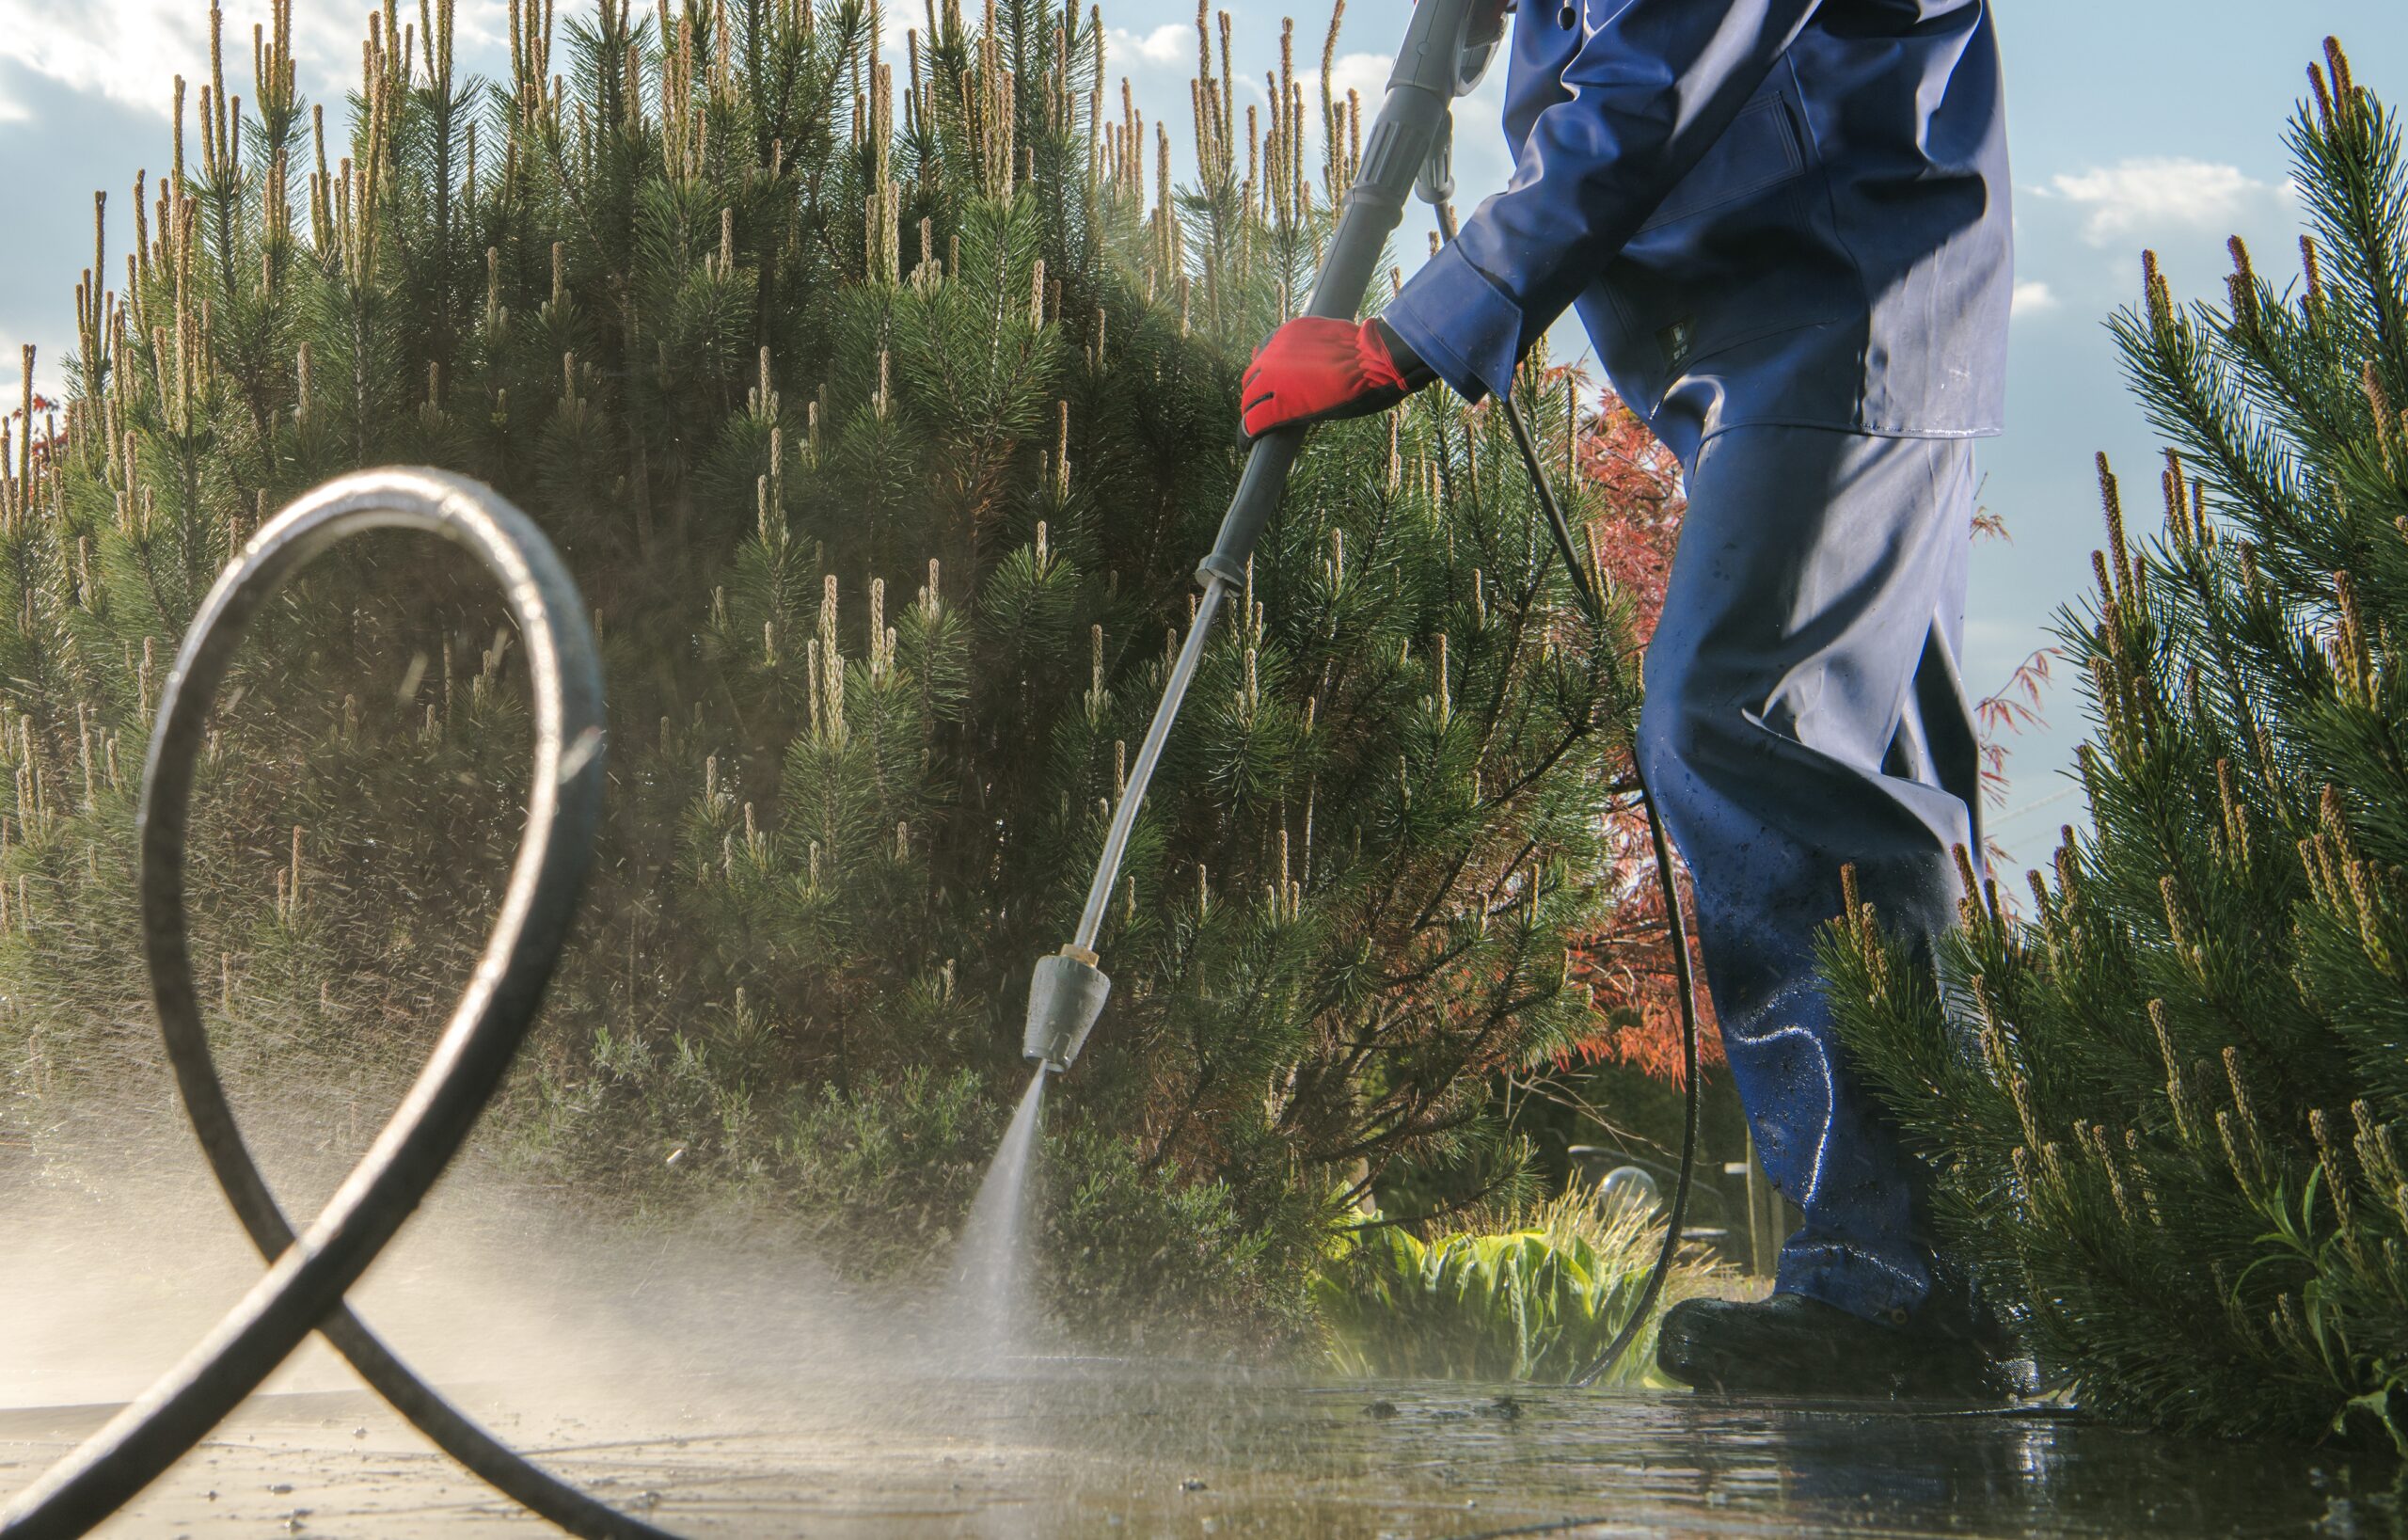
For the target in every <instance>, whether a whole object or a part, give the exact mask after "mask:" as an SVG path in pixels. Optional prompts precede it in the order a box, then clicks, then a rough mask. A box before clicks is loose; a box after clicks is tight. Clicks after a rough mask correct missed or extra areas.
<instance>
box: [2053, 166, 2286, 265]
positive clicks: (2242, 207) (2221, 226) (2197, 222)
mask: <svg viewBox="0 0 2408 1540" xmlns="http://www.w3.org/2000/svg"><path fill="white" fill-rule="evenodd" d="M2036 191H2037V192H2039V194H2040V196H2042V197H2043V198H2063V199H2065V200H2066V201H2067V202H2069V203H2071V204H2073V205H2075V206H2076V207H2077V208H2080V209H2083V210H2084V211H2085V212H2086V216H2085V217H2084V219H2083V227H2082V237H2083V240H2084V241H2086V242H2088V243H2089V244H2090V245H2092V246H2126V245H2130V244H2131V242H2133V241H2134V240H2136V239H2146V238H2149V237H2152V236H2154V235H2156V234H2158V233H2159V232H2161V231H2164V230H2169V229H2172V230H2230V229H2231V228H2233V227H2234V226H2236V225H2238V224H2240V223H2242V221H2243V220H2244V219H2246V218H2247V216H2248V215H2249V214H2252V213H2253V212H2256V211H2259V210H2263V209H2265V208H2266V207H2267V206H2268V205H2269V204H2270V203H2273V204H2279V203H2287V202H2289V200H2290V198H2291V184H2290V183H2288V182H2283V183H2269V182H2260V181H2258V180H2257V178H2255V177H2252V176H2250V175H2249V174H2248V173H2247V172H2245V171H2243V170H2242V169H2241V167H2237V166H2226V165H2222V164H2219V163H2217V162H2213V161H2202V160H2194V159H2192V158H2190V157H2189V156H2186V155H2148V156H2139V157H2135V158H2131V159H2127V160H2120V161H2117V162H2116V163H2115V165H2113V166H2095V167H2091V168H2090V169H2088V170H2086V171H2076V172H2073V173H2070V174H2064V173H2061V174H2059V175H2057V176H2055V177H2052V178H2051V179H2050V181H2049V184H2048V186H2046V187H2044V188H2038V189H2036Z"/></svg>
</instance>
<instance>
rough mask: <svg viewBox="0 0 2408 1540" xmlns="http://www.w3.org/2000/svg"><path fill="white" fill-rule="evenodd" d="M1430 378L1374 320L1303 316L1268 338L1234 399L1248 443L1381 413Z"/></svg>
mask: <svg viewBox="0 0 2408 1540" xmlns="http://www.w3.org/2000/svg"><path fill="white" fill-rule="evenodd" d="M1431 378H1432V376H1431V373H1430V371H1429V369H1428V368H1427V367H1425V366H1424V365H1423V364H1422V362H1421V360H1420V359H1419V358H1417V357H1414V356H1413V353H1412V350H1411V349H1409V348H1407V347H1406V346H1405V345H1404V344H1403V342H1402V341H1399V340H1398V338H1397V335H1396V334H1395V333H1394V332H1392V331H1390V330H1388V329H1387V327H1386V326H1384V325H1380V323H1379V322H1377V321H1366V322H1364V323H1362V324H1361V325H1355V323H1354V322H1352V321H1328V320H1323V318H1321V317H1319V316H1310V315H1308V316H1304V317H1301V318H1300V319H1297V320H1294V321H1291V322H1289V323H1288V324H1287V325H1284V326H1282V327H1280V328H1279V329H1278V330H1277V331H1275V332H1273V333H1272V334H1271V341H1267V342H1265V343H1263V344H1262V351H1261V352H1259V353H1258V354H1256V355H1255V356H1254V363H1253V364H1252V366H1250V367H1249V368H1248V369H1247V370H1246V372H1245V384H1244V389H1242V390H1241V391H1240V392H1239V395H1238V401H1239V404H1240V405H1242V406H1244V409H1245V433H1246V437H1249V438H1259V437H1262V435H1264V434H1266V433H1269V432H1270V431H1271V430H1272V429H1274V428H1284V427H1288V426H1291V424H1298V423H1307V422H1333V421H1338V420H1339V419H1340V418H1347V417H1367V416H1369V415H1370V414H1371V413H1373V412H1384V411H1386V410H1387V409H1388V408H1389V407H1391V406H1393V405H1396V404H1397V403H1398V402H1400V401H1402V400H1403V399H1404V398H1405V397H1406V396H1408V395H1410V394H1412V393H1413V392H1414V391H1416V390H1418V389H1421V387H1422V386H1424V385H1427V384H1428V383H1429V382H1430V380H1431Z"/></svg>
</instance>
